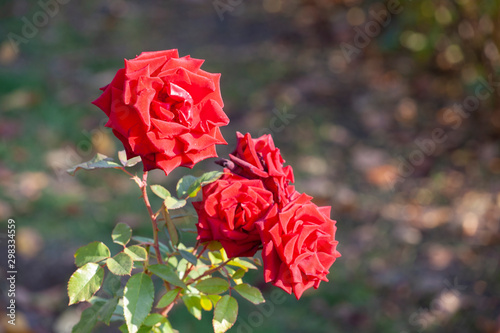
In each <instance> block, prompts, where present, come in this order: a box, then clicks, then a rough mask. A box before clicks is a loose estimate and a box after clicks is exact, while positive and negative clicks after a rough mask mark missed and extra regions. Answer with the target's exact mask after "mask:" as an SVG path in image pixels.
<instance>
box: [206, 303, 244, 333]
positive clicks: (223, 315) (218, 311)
mask: <svg viewBox="0 0 500 333" xmlns="http://www.w3.org/2000/svg"><path fill="white" fill-rule="evenodd" d="M237 317H238V302H237V301H236V299H234V298H233V297H231V296H229V295H225V296H222V298H221V299H220V300H219V301H218V302H217V304H216V305H215V309H214V319H213V321H212V324H213V326H214V332H215V333H224V332H226V331H227V330H228V329H230V328H231V327H232V326H233V325H234V323H235V322H236V318H237Z"/></svg>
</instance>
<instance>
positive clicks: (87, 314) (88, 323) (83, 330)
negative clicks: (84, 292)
mask: <svg viewBox="0 0 500 333" xmlns="http://www.w3.org/2000/svg"><path fill="white" fill-rule="evenodd" d="M102 306H103V303H102V302H100V303H96V304H94V305H92V306H91V307H90V308H87V309H85V310H83V312H82V315H81V316H80V321H78V323H77V324H76V325H75V326H73V329H72V330H71V332H72V333H90V332H92V330H93V329H94V326H95V325H96V324H97V319H98V318H99V312H100V310H101V307H102Z"/></svg>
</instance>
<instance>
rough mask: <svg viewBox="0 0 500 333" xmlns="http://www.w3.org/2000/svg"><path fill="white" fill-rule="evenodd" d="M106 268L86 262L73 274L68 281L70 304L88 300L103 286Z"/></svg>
mask: <svg viewBox="0 0 500 333" xmlns="http://www.w3.org/2000/svg"><path fill="white" fill-rule="evenodd" d="M103 278H104V269H102V267H101V266H99V265H98V264H94V263H88V264H85V265H84V266H83V267H80V268H78V269H77V270H76V272H74V273H73V275H71V277H70V278H69V282H68V296H69V305H71V304H75V303H78V302H81V301H88V300H89V299H90V298H91V297H92V296H93V295H94V294H95V293H96V291H97V290H99V288H100V287H101V284H102V280H103Z"/></svg>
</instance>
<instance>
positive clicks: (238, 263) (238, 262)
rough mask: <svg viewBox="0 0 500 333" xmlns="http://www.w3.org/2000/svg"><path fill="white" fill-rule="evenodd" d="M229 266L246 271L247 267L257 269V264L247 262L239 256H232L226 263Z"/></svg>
mask: <svg viewBox="0 0 500 333" xmlns="http://www.w3.org/2000/svg"><path fill="white" fill-rule="evenodd" d="M227 264H228V265H229V266H236V267H239V268H243V269H244V270H245V271H248V269H249V268H250V269H257V266H255V265H254V264H252V263H251V262H248V261H246V260H242V259H240V258H233V259H232V260H231V261H230V262H228V263H227Z"/></svg>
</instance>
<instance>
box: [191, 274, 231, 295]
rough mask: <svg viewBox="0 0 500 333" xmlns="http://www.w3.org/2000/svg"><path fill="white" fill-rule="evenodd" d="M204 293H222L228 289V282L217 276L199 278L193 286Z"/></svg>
mask: <svg viewBox="0 0 500 333" xmlns="http://www.w3.org/2000/svg"><path fill="white" fill-rule="evenodd" d="M195 288H196V289H198V290H199V291H201V292H202V293H205V294H222V293H223V292H225V291H226V290H228V289H229V282H227V281H226V280H224V279H221V278H219V277H213V278H208V279H205V280H201V281H200V282H198V284H197V285H196V287H195Z"/></svg>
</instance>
